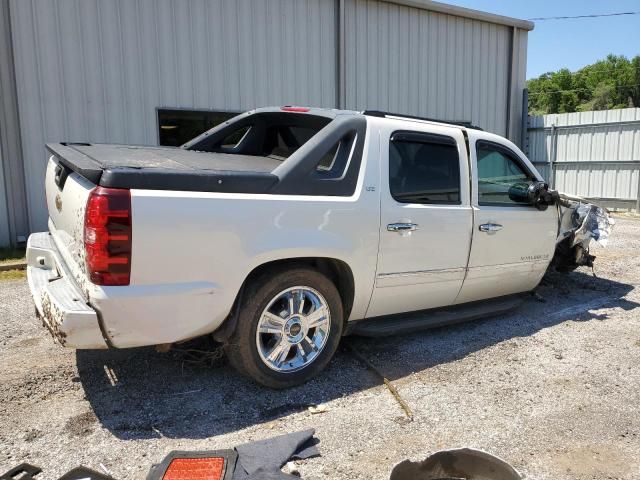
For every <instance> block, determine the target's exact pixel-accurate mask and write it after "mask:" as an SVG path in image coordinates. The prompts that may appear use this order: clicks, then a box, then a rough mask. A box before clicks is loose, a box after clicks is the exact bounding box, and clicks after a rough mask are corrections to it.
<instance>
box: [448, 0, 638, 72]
mask: <svg viewBox="0 0 640 480" xmlns="http://www.w3.org/2000/svg"><path fill="white" fill-rule="evenodd" d="M442 1H445V2H446V3H450V4H453V5H459V6H461V7H467V8H473V9H476V10H483V11H485V12H491V13H497V14H500V15H506V16H509V17H516V18H523V19H528V18H534V17H552V16H563V15H588V14H600V13H614V12H628V11H640V0H608V1H603V0H531V1H527V0H442ZM535 24H536V28H535V29H534V30H533V31H532V32H530V33H529V52H528V61H527V78H532V77H537V76H539V75H540V74H542V73H545V72H549V71H554V70H558V69H559V68H563V67H567V68H569V69H570V70H572V71H573V70H578V69H580V68H581V67H583V66H585V65H588V64H590V63H593V62H594V61H596V60H599V59H601V58H604V57H605V56H606V55H607V54H609V53H614V54H616V55H625V56H627V57H633V56H635V55H640V15H628V16H622V17H600V18H592V19H591V18H589V19H576V20H547V21H537V22H535Z"/></svg>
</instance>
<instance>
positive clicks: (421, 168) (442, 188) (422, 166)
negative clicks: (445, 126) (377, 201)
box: [389, 132, 460, 204]
mask: <svg viewBox="0 0 640 480" xmlns="http://www.w3.org/2000/svg"><path fill="white" fill-rule="evenodd" d="M389 188H390V190H391V196H392V197H393V198H394V199H395V200H397V201H398V202H401V203H424V204H431V203H435V204H459V203H460V159H459V157H458V148H457V145H456V142H455V140H454V139H453V138H451V137H447V136H444V135H432V134H425V133H420V132H396V133H394V134H393V135H392V137H391V141H390V142H389Z"/></svg>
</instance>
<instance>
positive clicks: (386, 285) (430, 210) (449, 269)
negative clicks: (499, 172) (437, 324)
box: [367, 121, 472, 317]
mask: <svg viewBox="0 0 640 480" xmlns="http://www.w3.org/2000/svg"><path fill="white" fill-rule="evenodd" d="M380 152H381V160H382V161H381V183H380V186H381V190H382V191H381V196H380V198H381V213H380V215H381V226H380V248H379V253H378V268H377V272H376V281H375V287H374V292H373V296H372V299H371V303H370V305H369V310H368V311H367V316H368V317H375V316H379V315H387V314H393V313H399V312H409V311H415V310H422V309H427V308H434V307H440V306H444V305H449V304H451V303H453V302H454V300H455V298H456V296H457V295H458V293H459V291H460V288H461V286H462V281H463V279H464V274H465V269H466V266H467V260H468V256H469V248H470V242H471V227H472V212H471V206H470V194H469V180H468V178H469V172H468V159H467V152H466V147H465V143H464V137H463V135H462V132H461V130H460V129H458V128H453V127H443V126H435V125H429V124H426V123H420V122H410V121H394V122H385V123H384V124H383V126H382V127H381V132H380Z"/></svg>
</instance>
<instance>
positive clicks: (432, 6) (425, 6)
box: [382, 0, 535, 30]
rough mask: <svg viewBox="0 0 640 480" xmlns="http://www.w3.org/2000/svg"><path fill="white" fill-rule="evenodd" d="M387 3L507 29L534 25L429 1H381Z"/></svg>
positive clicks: (528, 28)
mask: <svg viewBox="0 0 640 480" xmlns="http://www.w3.org/2000/svg"><path fill="white" fill-rule="evenodd" d="M382 1H384V2H387V3H395V4H398V5H405V6H407V7H414V8H419V9H422V10H429V11H432V12H438V13H444V14H447V15H455V16H456V17H464V18H471V19H473V20H481V21H483V22H488V23H496V24H498V25H506V26H508V27H517V28H522V29H523V30H533V28H534V26H535V25H534V23H533V22H530V21H528V20H520V19H518V18H512V17H505V16H502V15H496V14H493V13H487V12H481V11H480V10H472V9H470V8H464V7H457V6H455V5H449V4H447V3H440V2H433V1H431V0H382Z"/></svg>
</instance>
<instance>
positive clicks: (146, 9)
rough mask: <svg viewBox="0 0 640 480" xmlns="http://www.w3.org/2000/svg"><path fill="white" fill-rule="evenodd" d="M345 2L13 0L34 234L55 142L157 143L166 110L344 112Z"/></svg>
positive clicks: (42, 219) (40, 222) (41, 224)
mask: <svg viewBox="0 0 640 480" xmlns="http://www.w3.org/2000/svg"><path fill="white" fill-rule="evenodd" d="M334 9H335V2H334V1H326V0H304V1H302V0H269V1H258V2H254V1H253V0H189V1H184V2H176V1H173V0H12V2H11V17H12V23H13V25H14V28H13V40H14V46H15V63H16V76H17V79H18V98H19V109H20V123H21V130H22V134H23V147H24V148H23V149H24V159H25V170H26V176H27V179H28V180H27V182H28V202H29V206H30V212H31V228H32V229H34V230H38V229H45V228H46V221H47V213H46V208H45V201H44V192H43V188H42V178H43V174H44V167H45V163H46V153H45V150H44V144H45V142H54V141H61V140H69V141H90V142H122V143H133V144H157V126H156V108H157V107H159V106H170V107H187V108H211V109H221V110H244V109H249V108H252V107H256V106H264V105H269V104H277V105H278V104H288V103H293V104H310V105H317V106H327V107H334V106H335V102H336V89H335V84H336V81H335V79H336V62H335V51H336V43H335V42H336V39H335V28H334V25H335V11H334Z"/></svg>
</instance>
